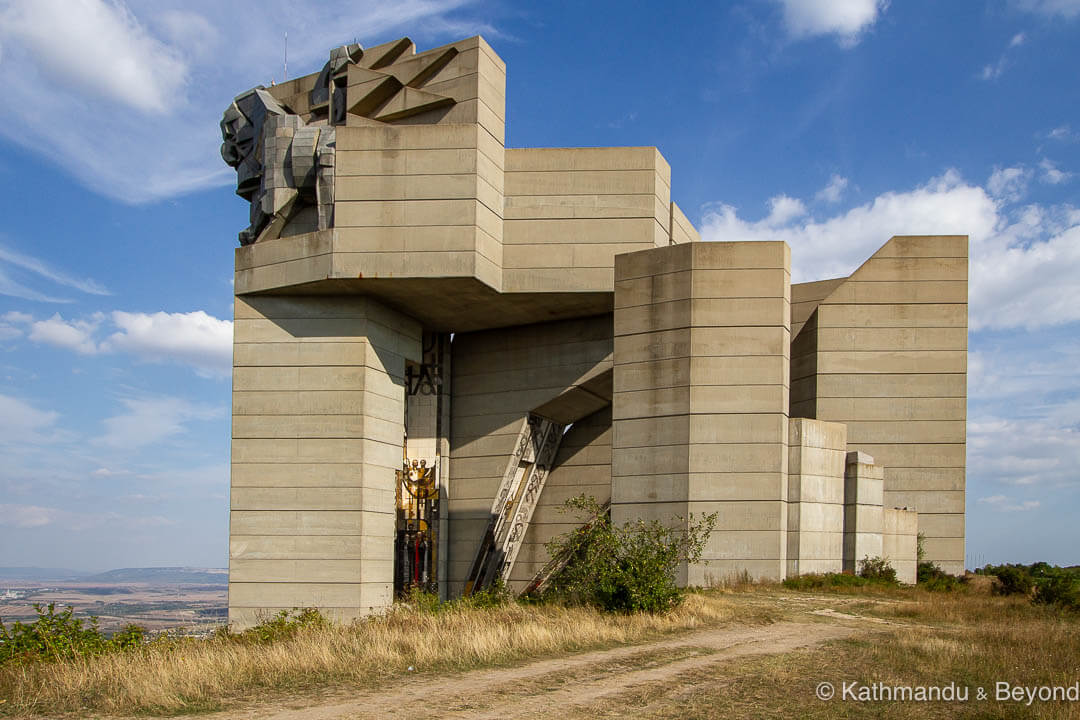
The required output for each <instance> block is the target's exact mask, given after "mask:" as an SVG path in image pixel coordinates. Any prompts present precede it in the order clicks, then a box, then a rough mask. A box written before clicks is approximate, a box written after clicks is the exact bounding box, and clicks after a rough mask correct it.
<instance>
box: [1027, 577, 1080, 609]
mask: <svg viewBox="0 0 1080 720" xmlns="http://www.w3.org/2000/svg"><path fill="white" fill-rule="evenodd" d="M1032 600H1033V601H1034V602H1037V603H1042V604H1044V605H1056V606H1058V607H1061V608H1065V609H1067V610H1080V580H1078V579H1077V577H1076V576H1075V575H1073V574H1071V573H1069V572H1067V571H1065V570H1062V569H1061V568H1053V569H1051V570H1049V571H1048V572H1045V573H1044V574H1043V577H1041V578H1039V579H1038V580H1037V581H1036V585H1035V596H1034V597H1033V598H1032Z"/></svg>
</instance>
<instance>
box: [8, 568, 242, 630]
mask: <svg viewBox="0 0 1080 720" xmlns="http://www.w3.org/2000/svg"><path fill="white" fill-rule="evenodd" d="M227 589H228V570H226V569H225V568H186V567H169V568H122V569H117V570H110V571H108V572H104V573H88V572H79V571H74V570H65V569H58V568H36V567H27V568H15V567H7V568H0V621H2V622H3V623H4V624H6V625H11V624H13V623H15V622H24V623H25V622H33V621H34V620H36V619H37V611H36V609H35V605H37V606H45V605H48V604H50V603H55V604H56V607H57V609H58V610H59V609H62V608H67V607H71V608H73V610H74V613H75V615H76V617H82V618H89V617H90V616H94V617H96V618H98V622H99V626H100V628H101V629H102V631H104V632H106V633H109V632H113V631H115V630H119V629H120V628H123V627H124V626H126V625H130V624H135V625H140V626H142V627H143V628H145V629H146V630H147V631H149V632H151V633H159V632H164V631H169V632H173V633H176V634H182V635H205V634H207V633H210V632H213V631H214V630H215V629H216V628H218V627H221V626H223V625H225V623H226V622H227V619H228V617H227V616H228V610H227V605H226V602H227V600H226V598H227Z"/></svg>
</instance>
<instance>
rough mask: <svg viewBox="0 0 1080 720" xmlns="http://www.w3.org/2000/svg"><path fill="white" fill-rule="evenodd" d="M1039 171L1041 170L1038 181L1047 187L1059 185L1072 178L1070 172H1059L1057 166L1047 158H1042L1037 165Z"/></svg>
mask: <svg viewBox="0 0 1080 720" xmlns="http://www.w3.org/2000/svg"><path fill="white" fill-rule="evenodd" d="M1039 169H1040V170H1042V176H1040V178H1039V179H1040V180H1042V181H1043V182H1044V183H1046V184H1048V185H1060V184H1061V183H1063V182H1065V181H1066V180H1068V179H1070V178H1071V177H1072V176H1073V174H1072V173H1071V172H1065V171H1064V170H1059V169H1058V166H1057V165H1056V164H1054V163H1053V162H1051V161H1050V160H1048V159H1047V158H1043V159H1042V161H1041V162H1040V163H1039Z"/></svg>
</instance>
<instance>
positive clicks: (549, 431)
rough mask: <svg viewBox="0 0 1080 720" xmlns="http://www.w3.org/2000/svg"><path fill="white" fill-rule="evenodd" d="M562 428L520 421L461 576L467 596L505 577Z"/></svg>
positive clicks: (533, 419) (538, 420) (543, 421)
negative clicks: (478, 537) (471, 556)
mask: <svg viewBox="0 0 1080 720" xmlns="http://www.w3.org/2000/svg"><path fill="white" fill-rule="evenodd" d="M564 429H565V427H564V426H563V425H560V424H558V423H556V422H553V421H551V420H548V419H546V418H542V417H540V416H538V415H532V414H529V415H528V416H527V417H526V418H525V420H524V422H523V423H522V427H521V431H520V432H519V433H518V439H517V444H516V445H515V446H514V452H513V453H512V454H511V455H510V460H509V462H508V463H507V465H506V472H504V473H503V478H502V482H501V483H499V490H498V492H497V493H496V494H495V501H494V502H493V503H492V505H491V521H490V522H489V523H488V526H487V529H486V530H485V531H484V537H483V540H482V541H481V543H480V549H479V550H478V551H477V553H476V558H475V559H474V560H473V564H472V568H471V569H470V570H469V574H468V576H467V577H466V580H465V596H466V597H468V596H469V595H472V594H473V593H475V592H479V591H480V590H483V589H484V588H487V587H490V586H491V585H493V584H494V583H495V582H496V581H497V580H503V581H506V580H508V579H509V578H510V571H511V570H513V568H514V562H515V561H516V560H517V556H518V552H519V551H520V550H521V542H522V540H524V539H525V533H526V532H527V531H528V529H529V523H530V522H531V521H532V516H533V512H534V511H535V510H536V505H537V503H538V502H539V501H540V493H541V492H542V491H543V490H544V484H545V483H546V482H547V478H548V474H549V473H550V471H551V465H552V464H553V463H554V462H555V454H556V453H557V452H558V451H559V444H560V443H561V442H562V436H563V430H564Z"/></svg>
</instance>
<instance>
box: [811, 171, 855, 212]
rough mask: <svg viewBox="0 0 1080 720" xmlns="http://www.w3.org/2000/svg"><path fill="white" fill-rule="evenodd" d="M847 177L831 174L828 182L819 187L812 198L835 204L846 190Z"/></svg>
mask: <svg viewBox="0 0 1080 720" xmlns="http://www.w3.org/2000/svg"><path fill="white" fill-rule="evenodd" d="M847 186H848V179H847V178H846V177H841V176H840V175H833V176H832V177H831V178H829V184H828V185H826V186H825V187H823V188H821V190H819V191H818V193H817V195H815V196H814V199H815V200H817V201H818V202H827V203H832V204H834V205H835V204H836V203H838V202H840V199H841V198H843V196H844V191H845V190H847Z"/></svg>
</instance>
